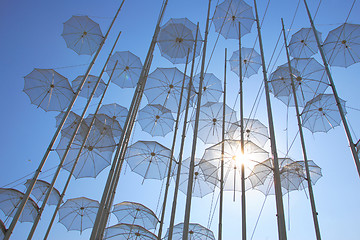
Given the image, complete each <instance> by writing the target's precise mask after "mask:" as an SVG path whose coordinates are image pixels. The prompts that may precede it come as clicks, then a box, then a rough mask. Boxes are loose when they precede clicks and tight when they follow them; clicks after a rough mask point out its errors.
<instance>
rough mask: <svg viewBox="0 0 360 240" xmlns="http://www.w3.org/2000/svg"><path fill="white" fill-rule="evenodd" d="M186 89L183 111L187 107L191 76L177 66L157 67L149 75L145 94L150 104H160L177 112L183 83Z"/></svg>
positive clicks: (183, 98)
mask: <svg viewBox="0 0 360 240" xmlns="http://www.w3.org/2000/svg"><path fill="white" fill-rule="evenodd" d="M183 81H185V82H184V91H183V97H182V107H181V111H183V110H184V109H185V103H186V98H187V94H186V93H187V90H186V89H187V88H188V85H189V77H188V76H185V78H184V74H183V73H182V72H181V71H180V70H179V69H177V68H157V69H156V70H155V71H153V72H152V73H151V74H150V75H149V76H148V81H147V82H146V86H145V90H144V94H145V96H146V98H147V100H148V102H149V103H150V104H159V105H161V106H164V107H166V108H168V109H169V110H170V111H171V112H177V111H178V106H179V101H180V93H181V88H182V83H183Z"/></svg>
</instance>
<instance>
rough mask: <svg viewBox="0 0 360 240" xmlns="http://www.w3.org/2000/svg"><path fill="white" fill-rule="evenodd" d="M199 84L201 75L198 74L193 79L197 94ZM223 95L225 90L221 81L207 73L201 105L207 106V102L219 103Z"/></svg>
mask: <svg viewBox="0 0 360 240" xmlns="http://www.w3.org/2000/svg"><path fill="white" fill-rule="evenodd" d="M199 82H200V74H197V75H195V77H194V79H193V85H194V88H195V92H196V93H198V92H199ZM222 93H223V89H222V84H221V81H220V79H218V78H217V77H216V76H215V75H214V74H212V73H205V74H204V80H203V84H202V96H201V104H205V103H207V102H218V101H219V100H220V97H221V95H222Z"/></svg>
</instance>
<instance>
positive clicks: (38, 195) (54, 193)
mask: <svg viewBox="0 0 360 240" xmlns="http://www.w3.org/2000/svg"><path fill="white" fill-rule="evenodd" d="M30 182H31V179H28V180H27V181H26V183H25V184H24V185H25V186H26V187H28V186H29V185H30ZM49 188H50V184H49V183H48V182H46V181H43V180H40V179H38V180H36V183H35V186H34V188H33V190H32V191H31V194H32V195H33V197H34V198H35V199H36V200H37V201H43V200H44V198H45V195H46V193H47V191H48V190H49ZM59 200H60V193H59V191H58V190H57V189H56V188H54V187H53V189H52V190H51V193H50V197H49V199H48V200H47V204H49V205H57V204H58V202H59Z"/></svg>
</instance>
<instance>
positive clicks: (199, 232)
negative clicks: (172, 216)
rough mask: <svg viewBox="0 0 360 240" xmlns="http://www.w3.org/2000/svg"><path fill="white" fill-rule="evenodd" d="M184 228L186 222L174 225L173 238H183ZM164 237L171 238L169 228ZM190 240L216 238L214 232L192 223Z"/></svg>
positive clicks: (177, 239) (180, 239)
mask: <svg viewBox="0 0 360 240" xmlns="http://www.w3.org/2000/svg"><path fill="white" fill-rule="evenodd" d="M183 228H184V223H179V224H176V225H175V226H174V229H173V235H172V239H173V240H182V239H183ZM164 239H169V229H168V231H167V232H166V235H165V237H164ZM188 239H189V240H215V237H214V233H213V232H212V231H211V230H210V229H207V228H205V227H203V226H201V225H200V224H197V223H190V224H189V234H188Z"/></svg>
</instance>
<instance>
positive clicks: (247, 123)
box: [228, 118, 269, 147]
mask: <svg viewBox="0 0 360 240" xmlns="http://www.w3.org/2000/svg"><path fill="white" fill-rule="evenodd" d="M240 130H241V121H237V122H233V123H232V124H231V125H230V128H229V133H228V134H229V136H230V139H232V140H241V131H240ZM244 140H245V141H251V142H253V143H255V144H256V145H258V146H260V147H264V146H265V144H266V142H267V141H268V140H269V132H268V128H267V127H266V126H265V125H264V124H262V123H261V122H260V121H259V120H258V119H251V118H244Z"/></svg>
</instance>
